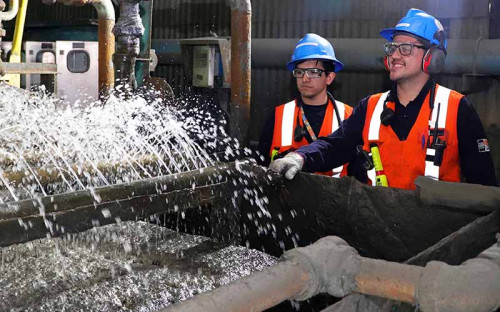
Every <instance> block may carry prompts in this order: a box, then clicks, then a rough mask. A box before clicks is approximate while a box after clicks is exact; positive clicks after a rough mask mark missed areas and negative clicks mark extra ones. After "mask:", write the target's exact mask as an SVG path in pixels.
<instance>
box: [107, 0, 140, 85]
mask: <svg viewBox="0 0 500 312" xmlns="http://www.w3.org/2000/svg"><path fill="white" fill-rule="evenodd" d="M118 2H119V3H120V17H119V18H118V21H117V23H116V25H115V27H113V33H114V34H115V36H116V53H115V54H114V56H113V62H114V65H115V72H116V75H115V78H116V84H117V85H121V86H128V87H129V88H131V89H132V90H135V88H136V87H137V83H136V79H135V64H136V59H137V56H139V52H140V38H141V37H142V35H143V33H144V26H143V25H142V21H141V17H140V14H139V3H140V2H141V0H118Z"/></svg>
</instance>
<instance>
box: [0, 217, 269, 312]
mask: <svg viewBox="0 0 500 312" xmlns="http://www.w3.org/2000/svg"><path fill="white" fill-rule="evenodd" d="M0 254H1V263H0V311H64V310H67V311H156V310H159V309H161V308H164V307H165V306H167V305H169V304H172V303H176V302H178V301H180V300H184V299H187V298H189V297H191V296H193V295H195V294H197V293H201V292H206V291H209V290H211V289H214V288H216V287H218V286H220V285H224V284H227V283H229V282H230V281H233V280H235V279H238V278H240V277H243V276H246V275H249V274H250V273H251V272H254V271H256V270H261V269H263V268H264V267H267V266H270V265H272V264H274V263H276V260H275V259H274V258H272V257H271V256H268V255H266V254H263V253H260V252H257V251H255V250H249V249H246V248H242V247H236V246H228V245H223V244H220V243H216V242H213V241H210V240H209V239H208V238H205V237H200V236H192V235H186V234H179V233H176V232H173V231H171V230H168V229H166V228H163V227H159V226H156V225H152V224H148V223H144V222H123V223H120V224H114V225H109V226H104V227H100V228H94V229H92V230H89V231H86V232H83V233H79V234H73V235H71V236H68V237H65V238H54V239H42V240H35V241H32V242H29V243H25V244H20V245H13V246H9V247H4V248H1V249H0Z"/></svg>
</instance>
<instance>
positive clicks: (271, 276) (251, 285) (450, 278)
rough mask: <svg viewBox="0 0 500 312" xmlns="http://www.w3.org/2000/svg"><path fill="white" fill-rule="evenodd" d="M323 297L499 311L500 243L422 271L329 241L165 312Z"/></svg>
mask: <svg viewBox="0 0 500 312" xmlns="http://www.w3.org/2000/svg"><path fill="white" fill-rule="evenodd" d="M499 238H500V237H499ZM320 292H328V293H329V294H331V295H333V296H336V297H343V296H346V295H347V294H349V293H351V292H357V293H361V294H367V295H372V296H378V297H383V298H387V299H391V300H397V301H401V302H406V303H411V304H415V305H417V306H418V307H419V308H420V310H421V311H423V312H438V311H439V312H448V311H455V312H462V311H463V312H466V311H475V312H483V311H484V312H490V311H494V310H495V309H496V308H498V307H500V242H497V243H496V244H495V245H493V246H492V247H490V248H489V249H487V250H485V251H484V252H482V253H481V254H480V255H479V256H478V257H477V258H474V259H471V260H468V261H466V262H464V263H463V264H461V265H459V266H451V265H447V264H446V263H444V262H438V261H431V262H429V263H428V264H427V265H426V266H425V267H424V268H422V267H419V266H414V265H407V264H401V263H395V262H388V261H383V260H375V259H370V258H365V257H361V256H359V254H358V253H357V251H356V250H354V248H352V247H350V246H349V245H348V244H347V243H346V242H345V241H344V240H342V239H341V238H339V237H335V236H329V237H325V238H322V239H320V240H319V241H317V242H316V243H314V244H313V245H310V246H308V247H302V248H295V249H293V250H290V251H288V252H286V253H285V254H284V256H283V257H282V259H281V262H280V263H278V264H277V265H275V266H273V267H270V268H267V269H264V270H262V271H261V272H258V273H254V274H252V275H250V276H248V277H246V278H242V279H240V280H237V281H234V282H232V283H230V284H228V285H225V286H222V287H219V288H217V289H215V290H214V291H211V292H209V293H205V294H201V295H197V296H195V297H193V298H191V299H189V300H187V301H185V302H182V303H179V304H176V305H174V306H171V307H169V308H166V309H163V310H161V312H180V311H182V312H216V311H232V312H234V311H238V312H243V311H263V310H265V309H268V308H271V307H273V306H275V305H277V304H279V303H280V302H282V301H284V300H287V299H295V300H306V299H309V298H310V297H312V296H314V295H316V294H318V293H320Z"/></svg>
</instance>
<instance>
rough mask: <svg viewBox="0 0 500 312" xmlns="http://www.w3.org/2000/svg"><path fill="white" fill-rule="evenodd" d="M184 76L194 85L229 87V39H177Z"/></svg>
mask: <svg viewBox="0 0 500 312" xmlns="http://www.w3.org/2000/svg"><path fill="white" fill-rule="evenodd" d="M179 42H180V46H181V51H182V55H183V59H184V60H185V62H184V70H185V72H186V76H187V78H188V79H189V80H191V81H192V84H193V86H194V87H201V88H230V87H231V68H230V65H231V41H230V39H229V38H219V37H213V38H212V37H206V38H190V39H182V40H179Z"/></svg>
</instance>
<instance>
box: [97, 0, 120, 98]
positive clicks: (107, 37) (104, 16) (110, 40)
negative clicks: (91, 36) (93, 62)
mask: <svg viewBox="0 0 500 312" xmlns="http://www.w3.org/2000/svg"><path fill="white" fill-rule="evenodd" d="M92 5H93V6H94V7H95V8H96V10H97V15H98V18H99V24H98V31H97V32H98V34H97V35H98V40H99V96H100V97H101V98H103V97H104V98H105V97H107V95H108V94H109V92H110V91H111V90H112V89H113V86H114V83H115V70H114V66H113V53H115V35H114V34H113V27H114V26H115V9H114V8H113V3H112V2H111V0H100V1H95V2H93V3H92Z"/></svg>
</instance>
